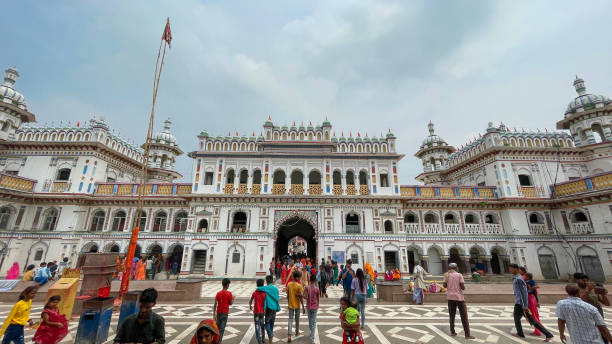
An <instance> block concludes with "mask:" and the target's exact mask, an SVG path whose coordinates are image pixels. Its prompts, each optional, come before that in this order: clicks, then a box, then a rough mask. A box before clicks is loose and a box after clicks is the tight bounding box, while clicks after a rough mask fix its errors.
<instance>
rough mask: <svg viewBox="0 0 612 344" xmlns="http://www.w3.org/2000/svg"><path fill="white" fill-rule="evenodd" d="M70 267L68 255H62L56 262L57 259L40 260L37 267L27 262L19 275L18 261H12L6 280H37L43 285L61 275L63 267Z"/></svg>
mask: <svg viewBox="0 0 612 344" xmlns="http://www.w3.org/2000/svg"><path fill="white" fill-rule="evenodd" d="M68 267H70V262H69V260H68V257H64V258H63V259H62V261H61V262H60V263H59V264H58V263H57V260H54V261H51V262H48V263H47V262H41V263H40V264H39V266H38V267H36V265H34V264H29V265H28V266H27V267H26V268H25V270H24V271H23V275H21V269H20V267H19V263H18V262H13V265H11V267H10V268H9V270H8V272H7V274H6V278H5V279H7V280H16V279H19V276H20V275H21V280H22V281H24V282H29V281H34V282H38V283H39V285H41V286H42V285H44V284H46V283H47V282H49V281H53V280H55V279H58V278H60V277H61V276H62V273H63V271H64V269H66V268H68Z"/></svg>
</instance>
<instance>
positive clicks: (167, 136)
mask: <svg viewBox="0 0 612 344" xmlns="http://www.w3.org/2000/svg"><path fill="white" fill-rule="evenodd" d="M171 124H172V122H170V119H167V120H166V121H164V130H162V131H161V132H159V133H156V134H155V135H154V136H153V141H155V142H160V143H165V144H169V145H176V137H174V135H172V134H171V133H170V125H171Z"/></svg>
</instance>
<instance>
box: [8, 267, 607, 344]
mask: <svg viewBox="0 0 612 344" xmlns="http://www.w3.org/2000/svg"><path fill="white" fill-rule="evenodd" d="M293 258H296V259H298V258H300V257H293ZM149 261H152V262H154V259H152V260H149ZM64 263H67V261H64ZM314 263H315V262H314V260H311V259H309V258H308V257H301V258H300V259H299V260H294V259H292V258H290V257H284V258H283V259H277V260H275V261H273V262H272V263H271V264H270V274H269V275H268V276H266V278H265V281H264V280H263V279H258V280H256V282H255V285H254V286H253V293H252V295H251V297H250V299H249V308H250V309H251V311H252V312H253V321H254V327H255V337H256V339H257V342H258V343H259V344H263V343H264V342H266V337H267V341H268V342H269V343H270V344H271V343H273V338H274V327H275V322H276V314H277V312H279V311H280V310H281V300H280V291H279V288H278V287H277V285H275V281H276V280H278V279H280V282H281V283H282V284H280V286H281V288H283V289H284V291H285V292H286V295H287V300H286V302H287V304H286V307H287V310H288V324H287V342H291V340H292V336H294V335H295V336H299V335H301V334H302V332H300V315H305V316H306V317H307V319H308V328H309V331H310V332H309V338H310V342H311V343H314V342H315V332H316V326H317V314H318V309H319V301H320V299H321V298H327V297H328V296H327V293H326V289H327V288H328V287H330V286H339V285H342V288H343V296H342V297H341V298H340V300H339V306H340V308H339V309H340V311H339V324H340V326H341V328H342V330H343V336H342V342H343V343H363V342H364V340H363V335H362V332H361V331H362V330H363V329H364V328H365V321H366V317H365V307H366V300H367V298H369V297H372V295H373V293H374V291H375V280H376V278H377V274H376V272H375V271H374V270H373V269H372V267H371V265H370V264H369V263H365V264H364V268H363V269H361V268H358V269H357V270H356V271H355V270H353V268H352V265H353V264H352V262H351V260H350V259H349V260H347V261H346V265H341V266H340V267H339V266H338V264H337V263H336V262H334V261H331V260H330V261H325V260H321V262H320V264H319V265H318V266H315V264H314ZM50 264H51V267H49V264H45V265H44V266H43V264H41V268H39V269H38V270H37V271H36V273H30V275H32V276H33V280H35V281H36V280H37V279H36V276H38V273H39V272H40V271H42V272H41V273H40V274H41V275H44V274H47V275H46V276H44V277H47V279H50V278H53V276H54V274H55V273H59V274H61V266H59V267H57V268H55V269H52V268H53V265H54V263H50ZM60 265H61V263H60ZM134 265H136V268H134V269H133V273H134V276H135V277H137V276H138V275H139V274H142V269H143V266H144V269H145V270H144V271H145V273H149V271H148V270H150V269H149V268H148V265H147V260H144V261H142V262H141V260H138V261H137V262H135V264H134ZM153 268H155V265H154V263H153ZM17 269H18V268H17ZM509 269H510V272H511V273H512V274H513V275H514V276H513V280H512V286H513V291H514V295H515V304H514V312H513V318H514V322H515V328H516V333H514V334H513V335H514V336H516V337H521V338H524V337H525V333H524V332H523V328H522V323H521V320H522V318H523V317H525V318H526V320H527V321H528V322H529V324H530V325H531V326H533V327H534V331H533V332H532V333H531V335H533V336H544V338H545V339H544V341H545V342H548V341H550V340H551V338H552V337H553V334H552V333H551V332H550V331H549V330H548V329H546V328H545V327H544V326H543V325H542V323H541V321H540V318H539V312H538V309H539V306H540V305H539V295H538V289H539V287H540V286H539V285H538V284H537V283H536V282H535V281H534V280H533V275H532V274H531V273H529V272H528V271H526V269H525V268H524V267H520V266H518V265H516V264H510V266H509ZM28 271H33V268H32V269H29V270H28ZM9 272H10V271H9ZM425 273H426V271H425V270H424V269H423V267H422V266H421V265H420V264H418V263H417V264H416V265H415V267H414V269H413V279H414V281H413V297H414V300H415V303H416V304H423V302H424V294H425V293H424V291H425V289H426V285H425V280H424V275H425ZM153 276H154V275H153ZM43 280H44V278H43V279H40V282H42V281H43ZM43 284H44V283H43ZM230 284H231V280H230V279H228V278H225V279H223V280H222V282H221V285H222V290H221V291H219V292H218V293H217V294H216V296H215V301H214V306H213V316H212V318H211V319H206V320H203V321H202V322H200V323H199V325H198V326H197V328H196V330H195V333H194V334H193V337H192V339H191V342H190V343H191V344H209V343H213V344H216V343H221V342H222V340H223V334H224V332H225V328H226V326H227V323H228V319H229V315H230V306H231V305H232V304H233V303H234V300H235V298H234V295H233V294H232V293H231V291H230V290H229V289H230ZM443 286H444V288H445V289H446V297H447V302H448V312H449V324H450V335H451V336H456V335H457V333H456V331H455V316H456V313H457V311H458V312H459V315H460V318H461V323H462V326H463V331H464V335H465V338H466V339H474V338H475V337H474V336H472V335H471V332H470V324H469V320H468V312H467V306H466V302H465V297H464V290H465V281H464V277H463V275H462V274H461V273H459V271H458V268H457V264H455V263H450V264H449V271H448V272H447V273H445V274H444V281H443ZM37 290H38V286H30V287H28V288H26V289H25V290H24V291H23V292H22V293H21V295H20V296H19V300H18V302H17V303H16V304H15V305H14V307H13V308H12V310H11V312H10V313H9V315H8V317H7V318H6V320H5V321H4V324H3V326H2V328H1V329H0V335H3V336H4V337H3V340H2V343H3V344H5V343H11V341H12V342H14V343H24V327H25V326H28V325H29V326H35V327H37V330H36V333H35V335H34V337H33V341H34V342H35V343H37V344H47V343H54V344H55V343H57V342H59V341H60V340H61V339H62V338H64V337H65V336H66V335H67V333H68V327H67V319H66V318H65V317H64V316H63V315H62V314H60V312H59V309H58V303H59V302H60V298H59V296H53V297H51V298H49V299H48V300H47V302H46V304H45V307H44V310H43V312H42V314H41V316H40V319H39V320H38V321H37V322H33V321H32V320H31V319H30V309H31V304H32V299H33V298H34V296H35V295H36V292H37ZM565 291H566V293H567V295H568V297H567V298H566V299H564V300H561V301H559V302H558V303H557V310H556V314H557V318H558V330H559V336H560V339H561V340H562V341H563V342H566V337H565V331H566V329H567V330H568V332H569V334H570V336H571V339H572V343H612V337H611V335H610V332H609V331H608V329H607V327H606V324H605V322H604V320H603V315H604V313H603V308H602V306H609V305H610V302H609V300H608V298H607V290H606V289H605V288H604V287H603V286H602V285H601V284H597V283H594V282H591V281H589V278H588V276H586V275H585V274H583V273H576V274H574V276H573V283H570V284H568V285H566V287H565ZM156 302H157V291H156V290H155V289H153V288H149V289H145V290H144V291H143V292H142V294H141V296H140V299H139V306H140V307H139V311H138V313H137V314H134V315H132V316H129V317H127V318H126V319H125V320H124V321H123V322H122V323H121V324H120V325H119V328H118V331H117V334H116V336H115V338H114V342H115V343H136V342H138V343H141V342H144V343H158V344H163V343H165V329H164V326H165V323H164V318H163V317H162V316H160V315H158V314H156V313H155V312H153V307H154V306H155V304H156Z"/></svg>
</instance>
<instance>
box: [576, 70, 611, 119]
mask: <svg viewBox="0 0 612 344" xmlns="http://www.w3.org/2000/svg"><path fill="white" fill-rule="evenodd" d="M574 87H575V88H576V93H578V97H576V98H574V100H572V101H571V102H570V103H569V104H568V105H567V109H566V110H565V115H566V116H568V115H570V114H573V113H576V112H582V111H585V110H591V109H595V108H600V107H604V106H606V105H608V104H610V103H612V101H610V98H608V97H606V96H603V95H598V94H589V93H587V92H586V87H585V86H584V80H583V79H582V78H579V77H578V76H576V80H574Z"/></svg>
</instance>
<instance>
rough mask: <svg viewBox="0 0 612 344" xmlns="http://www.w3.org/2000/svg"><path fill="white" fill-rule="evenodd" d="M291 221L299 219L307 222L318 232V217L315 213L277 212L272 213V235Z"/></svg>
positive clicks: (298, 211)
mask: <svg viewBox="0 0 612 344" xmlns="http://www.w3.org/2000/svg"><path fill="white" fill-rule="evenodd" d="M291 219H299V220H304V221H306V222H308V224H310V225H311V226H312V228H313V229H314V231H315V234H316V233H317V232H318V228H319V227H318V224H317V223H318V216H317V212H316V211H311V210H277V211H275V212H274V233H276V232H278V229H279V227H280V225H282V224H283V223H285V222H287V221H288V220H291Z"/></svg>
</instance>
